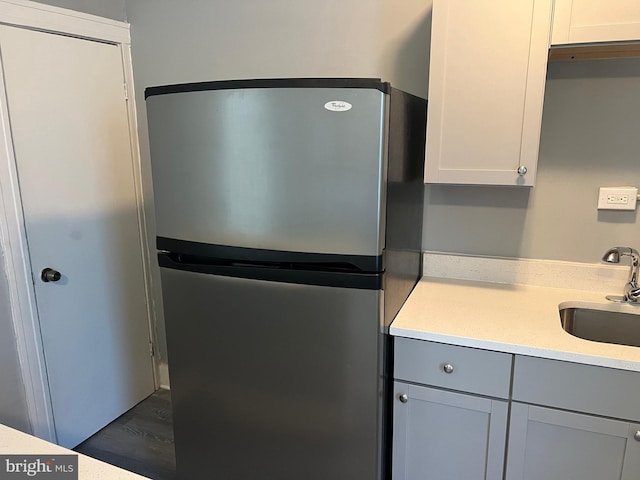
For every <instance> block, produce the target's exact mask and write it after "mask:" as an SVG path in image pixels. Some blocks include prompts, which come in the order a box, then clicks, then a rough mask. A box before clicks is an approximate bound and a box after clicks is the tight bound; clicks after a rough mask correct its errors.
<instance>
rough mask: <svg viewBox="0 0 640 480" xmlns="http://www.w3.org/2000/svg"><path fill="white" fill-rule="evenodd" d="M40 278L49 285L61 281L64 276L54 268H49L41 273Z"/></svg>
mask: <svg viewBox="0 0 640 480" xmlns="http://www.w3.org/2000/svg"><path fill="white" fill-rule="evenodd" d="M40 278H41V279H42V281H43V282H45V283H47V282H57V281H58V280H60V279H61V278H62V275H61V274H60V272H58V271H57V270H54V269H53V268H49V267H47V268H45V269H44V270H42V272H40Z"/></svg>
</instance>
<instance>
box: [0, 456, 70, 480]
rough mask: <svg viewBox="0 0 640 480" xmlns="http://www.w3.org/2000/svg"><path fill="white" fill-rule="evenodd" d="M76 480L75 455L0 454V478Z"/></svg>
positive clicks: (1, 479) (8, 479) (11, 479)
mask: <svg viewBox="0 0 640 480" xmlns="http://www.w3.org/2000/svg"><path fill="white" fill-rule="evenodd" d="M21 478H23V479H24V478H46V479H47V480H78V456H77V455H56V456H43V455H0V480H18V479H21Z"/></svg>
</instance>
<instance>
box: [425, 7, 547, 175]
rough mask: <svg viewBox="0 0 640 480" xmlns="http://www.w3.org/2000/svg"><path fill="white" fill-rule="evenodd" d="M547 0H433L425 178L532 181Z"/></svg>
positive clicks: (543, 73) (539, 118)
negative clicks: (503, 0) (501, 0)
mask: <svg viewBox="0 0 640 480" xmlns="http://www.w3.org/2000/svg"><path fill="white" fill-rule="evenodd" d="M551 16H552V0H518V1H509V2H496V1H495V0H469V1H461V0H434V2H433V25H432V38H431V61H430V77H429V107H428V120H427V146H426V166H425V182H426V183H449V184H479V185H522V186H533V183H534V179H535V173H536V166H537V162H538V146H539V143H540V126H541V122H542V104H543V99H544V85H545V79H546V68H547V56H548V48H549V37H550V29H551Z"/></svg>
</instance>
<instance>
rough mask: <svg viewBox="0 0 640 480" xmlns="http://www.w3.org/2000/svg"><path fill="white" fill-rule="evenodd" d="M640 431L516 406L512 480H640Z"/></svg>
mask: <svg viewBox="0 0 640 480" xmlns="http://www.w3.org/2000/svg"><path fill="white" fill-rule="evenodd" d="M639 430H640V425H637V424H631V423H628V422H624V421H620V420H612V419H609V418H601V417H595V416H592V415H582V414H578V413H572V412H565V411H561V410H554V409H550V408H542V407H536V406H532V405H527V404H522V403H516V402H514V403H513V404H512V407H511V426H510V429H509V456H508V458H507V477H506V478H507V479H508V480H548V479H555V478H557V479H564V480H572V479H575V480H603V479H621V480H632V479H634V480H637V479H638V478H640V442H638V441H637V440H635V439H634V435H635V434H636V432H638V431H639ZM638 436H640V434H639V435H638Z"/></svg>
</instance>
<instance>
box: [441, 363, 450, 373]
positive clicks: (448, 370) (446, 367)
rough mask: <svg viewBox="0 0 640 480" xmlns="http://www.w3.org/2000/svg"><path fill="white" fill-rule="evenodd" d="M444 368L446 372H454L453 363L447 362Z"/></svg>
mask: <svg viewBox="0 0 640 480" xmlns="http://www.w3.org/2000/svg"><path fill="white" fill-rule="evenodd" d="M442 370H444V373H453V365H451V364H450V363H445V364H444V365H443V367H442Z"/></svg>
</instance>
